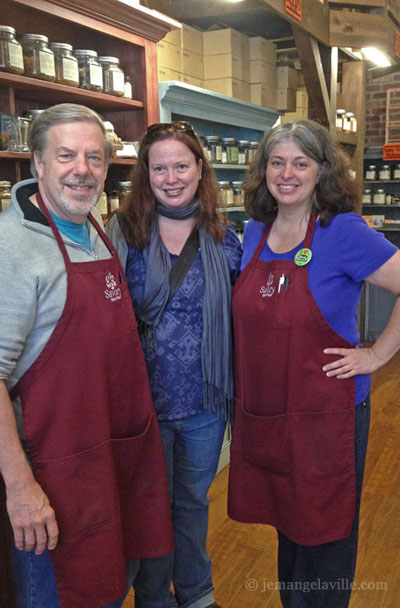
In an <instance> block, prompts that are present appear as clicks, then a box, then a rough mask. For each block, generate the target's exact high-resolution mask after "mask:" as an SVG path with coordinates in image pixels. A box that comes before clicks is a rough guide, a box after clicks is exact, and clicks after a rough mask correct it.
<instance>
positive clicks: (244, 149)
mask: <svg viewBox="0 0 400 608" xmlns="http://www.w3.org/2000/svg"><path fill="white" fill-rule="evenodd" d="M202 143H203V148H204V153H205V155H206V156H207V158H208V160H209V161H211V162H212V163H216V164H222V165H248V164H249V163H251V162H252V161H253V160H254V157H255V154H256V150H257V148H258V146H259V142H258V141H249V140H248V139H239V140H236V139H235V138H234V137H218V135H205V136H204V137H203V142H202Z"/></svg>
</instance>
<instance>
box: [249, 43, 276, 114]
mask: <svg viewBox="0 0 400 608" xmlns="http://www.w3.org/2000/svg"><path fill="white" fill-rule="evenodd" d="M249 56H250V78H249V80H250V101H251V103H255V104H257V105H259V106H266V107H267V108H275V107H276V45H275V44H274V43H273V42H270V41H269V40H266V39H265V38H261V37H260V36H255V37H252V38H249Z"/></svg>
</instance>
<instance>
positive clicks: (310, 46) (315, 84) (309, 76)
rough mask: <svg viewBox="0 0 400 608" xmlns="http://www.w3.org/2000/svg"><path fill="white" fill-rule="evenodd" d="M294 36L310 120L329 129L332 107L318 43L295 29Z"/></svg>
mask: <svg viewBox="0 0 400 608" xmlns="http://www.w3.org/2000/svg"><path fill="white" fill-rule="evenodd" d="M293 36H294V40H295V42H296V46H297V52H298V56H299V60H300V64H301V69H302V72H303V77H304V82H305V85H306V88H307V93H308V113H309V118H312V119H313V120H316V121H317V122H319V123H321V124H323V125H325V126H326V127H329V126H330V122H331V120H330V119H331V105H330V100H329V94H328V88H327V86H326V79H325V74H324V70H323V65H322V60H321V55H320V52H319V46H318V42H317V41H316V40H315V39H314V38H312V37H311V36H309V35H308V34H306V33H304V32H303V31H301V30H300V29H298V28H295V27H294V28H293Z"/></svg>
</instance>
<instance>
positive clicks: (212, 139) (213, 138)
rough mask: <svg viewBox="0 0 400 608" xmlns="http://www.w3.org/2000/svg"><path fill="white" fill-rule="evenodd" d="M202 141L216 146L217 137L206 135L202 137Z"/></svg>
mask: <svg viewBox="0 0 400 608" xmlns="http://www.w3.org/2000/svg"><path fill="white" fill-rule="evenodd" d="M204 139H205V140H206V141H208V142H210V143H213V144H216V143H217V142H219V137H218V135H206V136H205V137H204Z"/></svg>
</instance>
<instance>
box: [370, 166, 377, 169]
mask: <svg viewBox="0 0 400 608" xmlns="http://www.w3.org/2000/svg"><path fill="white" fill-rule="evenodd" d="M368 169H376V165H368Z"/></svg>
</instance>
